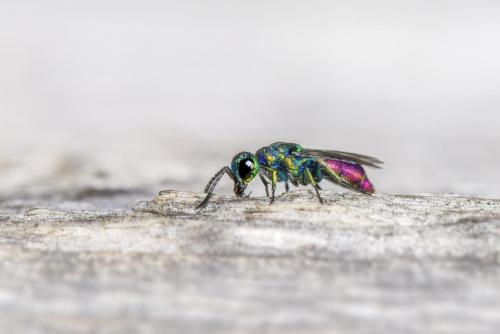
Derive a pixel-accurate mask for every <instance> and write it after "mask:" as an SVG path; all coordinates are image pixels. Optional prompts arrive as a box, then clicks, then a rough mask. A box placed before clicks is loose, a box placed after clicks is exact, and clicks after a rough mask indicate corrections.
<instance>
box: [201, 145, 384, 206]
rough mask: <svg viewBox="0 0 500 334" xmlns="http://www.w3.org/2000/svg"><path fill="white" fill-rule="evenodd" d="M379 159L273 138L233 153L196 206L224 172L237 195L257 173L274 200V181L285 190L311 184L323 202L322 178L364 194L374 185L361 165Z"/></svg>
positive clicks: (210, 191) (211, 189)
mask: <svg viewBox="0 0 500 334" xmlns="http://www.w3.org/2000/svg"><path fill="white" fill-rule="evenodd" d="M381 163H382V162H381V161H380V160H378V159H376V158H373V157H369V156H366V155H361V154H355V153H348V152H341V151H331V150H316V149H307V148H303V147H302V146H300V145H298V144H294V143H282V142H277V143H274V144H271V145H269V146H266V147H262V148H261V149H259V150H258V151H257V152H256V153H255V154H252V153H249V152H241V153H239V154H237V155H236V156H235V157H234V158H233V160H232V162H231V167H223V168H222V169H221V170H220V171H219V172H218V173H217V174H215V175H214V177H213V178H212V179H211V180H210V181H209V182H208V184H207V186H206V188H205V193H207V196H206V197H205V199H204V200H203V202H201V204H200V205H199V206H198V208H202V207H204V206H205V205H206V204H207V203H208V201H209V200H210V197H211V195H212V193H213V191H214V189H215V187H216V186H217V183H218V182H219V181H220V179H221V178H222V176H223V175H224V174H227V175H229V177H230V178H231V179H232V180H233V182H234V193H235V194H236V196H238V197H242V196H244V194H245V189H246V187H247V186H248V184H249V183H250V182H251V181H252V180H253V179H254V178H255V177H256V176H257V175H258V176H259V178H260V179H261V180H262V182H263V183H264V186H265V188H266V195H267V196H268V197H271V203H272V202H273V201H274V198H275V193H276V185H277V183H278V182H284V183H285V189H286V191H288V190H289V184H290V183H291V184H292V185H294V186H299V185H303V186H306V185H312V186H313V187H314V189H315V191H316V195H317V197H318V200H319V201H320V202H321V203H323V199H322V198H321V195H320V193H319V190H321V188H320V186H319V183H320V182H321V181H322V180H323V179H327V180H328V181H330V182H333V183H336V184H338V185H340V186H343V187H345V188H348V189H351V190H353V191H357V192H360V193H364V194H373V193H374V192H375V189H374V187H373V185H372V183H371V182H370V180H369V179H368V177H367V175H366V172H365V170H364V168H363V165H365V166H369V167H374V168H380V167H379V164H381ZM269 185H270V186H271V193H269Z"/></svg>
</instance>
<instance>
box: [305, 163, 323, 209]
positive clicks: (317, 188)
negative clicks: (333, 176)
mask: <svg viewBox="0 0 500 334" xmlns="http://www.w3.org/2000/svg"><path fill="white" fill-rule="evenodd" d="M306 174H307V178H308V179H309V182H310V183H311V184H312V186H313V187H314V191H316V196H317V197H318V200H319V202H320V203H321V204H325V202H324V201H323V198H321V195H320V194H319V189H321V188H320V187H319V186H318V182H316V180H315V179H314V177H313V175H312V174H311V171H310V170H309V169H308V168H306Z"/></svg>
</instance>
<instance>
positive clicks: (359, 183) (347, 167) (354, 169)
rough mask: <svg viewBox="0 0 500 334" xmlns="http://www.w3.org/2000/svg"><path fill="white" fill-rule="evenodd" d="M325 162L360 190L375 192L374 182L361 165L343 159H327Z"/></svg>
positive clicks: (344, 179)
mask: <svg viewBox="0 0 500 334" xmlns="http://www.w3.org/2000/svg"><path fill="white" fill-rule="evenodd" d="M325 162H326V164H327V165H328V167H330V169H331V170H332V171H333V172H334V173H335V174H337V175H338V176H339V177H340V178H341V179H342V180H343V181H345V182H347V183H349V184H350V185H352V186H353V187H355V188H356V189H358V190H359V191H361V192H364V193H370V194H373V193H374V192H375V188H374V187H373V184H372V183H371V182H370V180H368V177H367V176H366V172H365V170H364V168H363V167H362V166H361V165H357V164H353V163H349V162H345V161H341V160H329V159H327V160H325Z"/></svg>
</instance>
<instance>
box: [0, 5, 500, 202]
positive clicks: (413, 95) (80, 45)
mask: <svg viewBox="0 0 500 334" xmlns="http://www.w3.org/2000/svg"><path fill="white" fill-rule="evenodd" d="M0 7H1V9H0V126H1V131H0V193H1V194H2V196H4V197H5V196H10V195H12V194H32V195H33V194H35V195H36V196H41V195H44V194H45V195H46V194H48V193H50V192H54V191H56V192H57V191H59V192H61V193H66V194H68V193H71V192H72V191H76V190H79V191H82V189H87V190H88V189H104V188H109V189H118V190H119V189H122V190H130V189H138V192H139V193H141V194H143V195H144V194H148V195H149V194H154V193H156V192H157V191H159V190H162V189H166V188H173V189H179V190H190V191H201V190H202V189H203V187H204V185H205V183H206V181H207V180H208V179H209V178H210V177H211V176H212V175H213V173H214V172H215V171H216V170H218V168H220V167H221V166H223V165H225V164H228V163H229V162H230V160H231V158H232V157H233V155H234V154H235V153H237V152H239V151H242V150H246V151H256V150H257V149H258V148H259V147H261V146H264V145H267V144H270V143H272V142H274V141H294V142H298V143H300V144H302V145H303V146H306V147H315V148H331V149H337V150H347V151H353V152H358V153H364V154H368V155H374V156H376V157H379V158H380V159H382V160H384V161H385V162H386V165H385V169H384V170H382V171H371V173H370V176H371V179H372V180H373V181H374V183H375V184H376V186H377V188H378V190H379V191H380V192H384V193H431V192H454V193H460V194H464V195H479V196H483V197H496V198H498V197H500V189H499V188H498V185H499V184H500V173H498V169H499V167H500V158H499V156H498V154H499V153H500V151H499V146H500V134H499V126H500V113H499V110H498V109H499V107H500V62H499V59H500V44H499V43H498V36H499V33H500V11H499V10H500V3H499V2H497V1H484V0H479V1H474V2H471V1H457V0H454V1H451V0H449V1H446V0H443V1H405V2H401V1H387V0H385V1H384V0H383V1H376V2H375V1H319V0H312V1H289V0H288V1H274V0H273V1H246V2H243V1H234V0H233V1H229V0H227V1H219V0H215V1H195V0H186V1H153V0H144V1H126V0H125V1H124V0H121V1H112V0H99V1H97V0H89V1H80V2H75V1H63V0H46V1H43V2H40V1H34V0H26V1H24V0H16V1H2V4H1V5H0ZM230 186H231V185H230V183H229V181H227V180H226V181H224V182H223V183H221V188H220V190H218V191H220V192H225V191H229V189H230ZM260 188H261V187H260V184H259V185H257V184H255V185H254V189H255V191H257V193H259V192H258V191H260V193H262V190H261V189H260ZM327 188H328V189H330V188H331V189H334V187H333V186H332V187H327Z"/></svg>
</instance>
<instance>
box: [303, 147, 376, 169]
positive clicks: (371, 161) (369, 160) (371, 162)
mask: <svg viewBox="0 0 500 334" xmlns="http://www.w3.org/2000/svg"><path fill="white" fill-rule="evenodd" d="M300 154H301V155H305V156H309V157H313V158H319V159H333V160H342V161H345V162H350V163H355V164H359V165H364V166H369V167H373V168H381V167H380V166H379V165H381V164H383V162H382V161H380V160H379V159H377V158H374V157H369V156H367V155H362V154H357V153H349V152H341V151H331V150H316V149H309V148H304V149H302V150H301V151H300Z"/></svg>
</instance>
